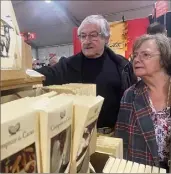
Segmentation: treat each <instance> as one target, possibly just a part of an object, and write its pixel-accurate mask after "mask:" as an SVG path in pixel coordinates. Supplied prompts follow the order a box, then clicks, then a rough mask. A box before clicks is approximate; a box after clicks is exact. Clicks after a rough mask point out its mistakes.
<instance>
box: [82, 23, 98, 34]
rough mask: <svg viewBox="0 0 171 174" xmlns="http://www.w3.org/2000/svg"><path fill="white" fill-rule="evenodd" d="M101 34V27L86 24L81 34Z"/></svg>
mask: <svg viewBox="0 0 171 174" xmlns="http://www.w3.org/2000/svg"><path fill="white" fill-rule="evenodd" d="M92 32H100V27H99V26H98V25H97V24H85V25H83V27H82V29H81V33H92Z"/></svg>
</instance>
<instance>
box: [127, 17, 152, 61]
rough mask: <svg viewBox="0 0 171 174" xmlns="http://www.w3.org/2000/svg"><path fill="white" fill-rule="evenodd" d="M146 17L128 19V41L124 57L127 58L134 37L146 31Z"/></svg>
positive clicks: (147, 22)
mask: <svg viewBox="0 0 171 174" xmlns="http://www.w3.org/2000/svg"><path fill="white" fill-rule="evenodd" d="M149 24H150V23H149V20H148V18H141V19H134V20H128V21H127V25H128V34H127V35H128V43H127V51H126V53H125V57H126V58H129V57H130V55H131V54H132V47H133V43H134V41H135V39H136V38H137V37H139V36H141V35H143V34H146V33H147V27H148V26H149Z"/></svg>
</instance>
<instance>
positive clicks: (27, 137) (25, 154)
mask: <svg viewBox="0 0 171 174" xmlns="http://www.w3.org/2000/svg"><path fill="white" fill-rule="evenodd" d="M22 100H23V101H24V99H22ZM26 100H27V99H26ZM23 101H20V102H23ZM8 106H9V104H8ZM8 106H5V105H1V172H2V173H37V172H41V160H40V148H39V147H40V146H39V145H40V144H39V138H38V127H37V125H38V115H37V114H36V112H34V111H31V110H30V111H28V110H24V108H21V107H18V106H17V105H16V107H15V103H13V106H14V107H13V108H10V109H9V107H8ZM19 108H20V109H19Z"/></svg>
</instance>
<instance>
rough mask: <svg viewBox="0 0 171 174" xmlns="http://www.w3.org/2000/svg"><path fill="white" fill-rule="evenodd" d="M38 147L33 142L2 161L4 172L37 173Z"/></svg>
mask: <svg viewBox="0 0 171 174" xmlns="http://www.w3.org/2000/svg"><path fill="white" fill-rule="evenodd" d="M36 165H37V164H36V149H35V144H32V145H30V146H28V147H26V148H24V149H23V150H21V151H19V152H17V153H16V154H13V155H12V156H10V157H8V158H6V159H4V160H3V161H1V172H2V173H21V172H22V173H37V166H36Z"/></svg>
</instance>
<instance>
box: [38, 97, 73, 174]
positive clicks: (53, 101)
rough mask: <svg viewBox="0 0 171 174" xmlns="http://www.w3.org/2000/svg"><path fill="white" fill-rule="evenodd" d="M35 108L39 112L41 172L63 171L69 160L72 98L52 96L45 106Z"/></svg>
mask: <svg viewBox="0 0 171 174" xmlns="http://www.w3.org/2000/svg"><path fill="white" fill-rule="evenodd" d="M35 109H36V110H37V111H38V112H39V114H40V144H41V146H40V149H41V155H42V172H44V173H49V172H50V173H59V172H60V173H64V172H65V171H66V169H67V167H68V165H69V161H70V150H71V124H72V114H73V103H72V100H67V99H66V100H63V101H61V100H60V98H58V96H54V97H52V98H50V102H49V103H48V104H47V105H46V106H39V107H38V106H37V108H35Z"/></svg>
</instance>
